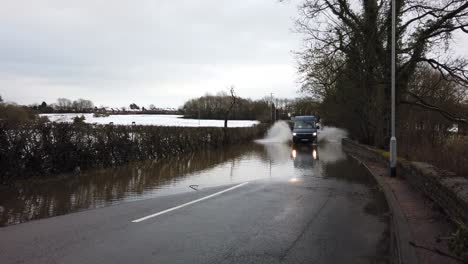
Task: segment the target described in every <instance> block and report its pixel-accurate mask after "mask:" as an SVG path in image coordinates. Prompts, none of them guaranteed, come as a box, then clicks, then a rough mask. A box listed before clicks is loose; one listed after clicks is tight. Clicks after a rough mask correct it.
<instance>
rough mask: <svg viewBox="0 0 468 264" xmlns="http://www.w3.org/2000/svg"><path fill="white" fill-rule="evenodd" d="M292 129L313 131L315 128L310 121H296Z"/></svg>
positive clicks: (313, 123)
mask: <svg viewBox="0 0 468 264" xmlns="http://www.w3.org/2000/svg"><path fill="white" fill-rule="evenodd" d="M294 128H298V129H313V128H315V122H314V121H312V120H296V121H295V122H294Z"/></svg>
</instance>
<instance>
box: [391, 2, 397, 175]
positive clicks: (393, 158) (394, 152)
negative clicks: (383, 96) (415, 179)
mask: <svg viewBox="0 0 468 264" xmlns="http://www.w3.org/2000/svg"><path fill="white" fill-rule="evenodd" d="M391 63H392V66H391V68H392V77H391V78H392V80H391V82H392V95H391V97H392V99H391V101H392V102H391V104H392V106H391V108H392V117H391V122H392V123H391V129H392V135H391V138H390V176H392V177H395V176H396V166H397V139H396V135H395V86H396V78H395V77H396V76H395V75H396V0H392V62H391Z"/></svg>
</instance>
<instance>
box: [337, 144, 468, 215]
mask: <svg viewBox="0 0 468 264" xmlns="http://www.w3.org/2000/svg"><path fill="white" fill-rule="evenodd" d="M342 144H343V148H344V150H345V151H346V152H348V153H350V154H353V155H355V156H358V157H359V158H361V159H365V160H370V161H374V162H379V163H388V157H387V156H386V155H385V154H384V152H382V151H379V150H378V149H375V148H372V147H369V146H366V145H362V144H359V143H357V142H355V141H352V140H350V139H343V141H342ZM397 170H398V174H399V175H401V176H402V177H404V178H405V179H406V180H407V181H408V182H409V183H410V184H411V185H412V186H413V187H414V188H415V189H417V190H419V191H421V192H422V193H423V194H425V195H426V196H427V197H429V198H430V199H431V200H432V201H434V202H435V203H436V204H437V205H439V206H440V208H442V209H443V210H444V211H445V212H446V213H447V215H449V217H450V218H451V219H452V220H453V221H461V222H463V223H465V224H468V180H467V179H465V178H463V177H459V176H456V175H455V174H454V173H451V172H448V171H445V170H441V169H439V168H437V167H435V166H432V165H430V164H427V163H424V162H414V161H406V160H400V159H399V162H398V168H397Z"/></svg>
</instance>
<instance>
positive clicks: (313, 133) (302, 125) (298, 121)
mask: <svg viewBox="0 0 468 264" xmlns="http://www.w3.org/2000/svg"><path fill="white" fill-rule="evenodd" d="M318 129H319V127H318V126H317V119H316V117H315V116H296V117H295V118H294V127H293V131H292V132H293V133H292V134H293V142H294V143H300V142H313V143H317V133H318Z"/></svg>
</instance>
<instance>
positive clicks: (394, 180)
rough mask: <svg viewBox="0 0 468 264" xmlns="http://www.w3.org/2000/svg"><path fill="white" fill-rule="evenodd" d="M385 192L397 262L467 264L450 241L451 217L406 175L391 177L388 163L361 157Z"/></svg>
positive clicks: (452, 226) (452, 230) (452, 229)
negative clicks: (389, 210) (450, 248)
mask: <svg viewBox="0 0 468 264" xmlns="http://www.w3.org/2000/svg"><path fill="white" fill-rule="evenodd" d="M358 160H360V161H363V164H364V165H365V167H366V168H367V169H368V170H369V171H370V172H371V174H372V175H373V176H374V177H375V178H376V180H377V181H378V182H379V184H380V186H381V187H382V188H383V189H384V192H385V194H386V198H387V200H388V202H389V204H390V207H391V211H392V214H393V229H394V233H395V236H396V245H395V247H397V249H396V250H397V251H398V252H396V253H397V254H398V256H397V258H396V262H397V263H425V264H455V263H465V262H464V261H463V260H462V259H461V258H460V257H457V256H455V255H453V254H452V253H451V252H450V250H449V246H448V238H449V237H450V236H451V234H453V233H454V232H455V231H456V230H455V227H454V225H453V224H452V222H451V221H450V219H449V218H448V216H446V215H445V214H444V213H443V212H442V211H441V210H440V209H438V208H437V206H436V205H435V204H434V203H433V202H432V201H430V200H429V199H428V198H427V197H425V196H424V195H423V194H422V193H420V192H419V191H417V190H415V189H414V188H412V186H411V185H410V184H409V183H408V182H407V181H406V180H405V179H404V175H399V176H398V177H390V175H389V170H388V168H387V166H386V165H385V164H381V163H379V162H375V161H371V160H368V159H365V158H364V159H363V158H358Z"/></svg>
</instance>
